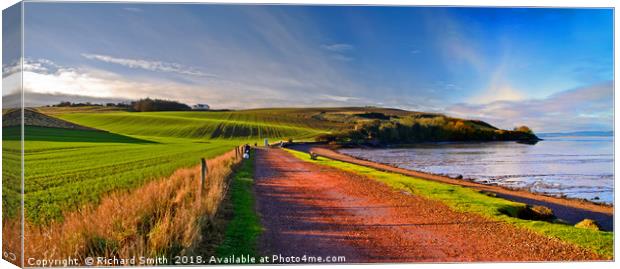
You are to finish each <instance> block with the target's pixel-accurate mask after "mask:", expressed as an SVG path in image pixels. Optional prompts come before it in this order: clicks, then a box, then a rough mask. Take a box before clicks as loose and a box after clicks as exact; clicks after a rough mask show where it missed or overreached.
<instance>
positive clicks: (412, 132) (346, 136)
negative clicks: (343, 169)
mask: <svg viewBox="0 0 620 269" xmlns="http://www.w3.org/2000/svg"><path fill="white" fill-rule="evenodd" d="M316 140H317V141H319V142H328V143H338V144H357V145H360V144H369V145H382V144H407V143H419V142H447V141H537V140H539V138H538V137H537V136H536V135H535V134H534V132H533V131H532V130H531V129H530V128H528V127H527V126H520V127H516V128H515V129H513V130H501V129H498V128H495V127H493V126H491V125H489V124H487V123H485V122H479V121H469V120H462V119H456V118H449V117H446V116H443V115H438V116H435V117H417V116H406V117H403V118H399V119H392V120H378V119H376V120H370V121H364V122H361V123H358V124H355V126H354V127H353V128H350V129H345V130H342V131H339V132H335V133H330V134H323V135H320V136H318V137H317V138H316Z"/></svg>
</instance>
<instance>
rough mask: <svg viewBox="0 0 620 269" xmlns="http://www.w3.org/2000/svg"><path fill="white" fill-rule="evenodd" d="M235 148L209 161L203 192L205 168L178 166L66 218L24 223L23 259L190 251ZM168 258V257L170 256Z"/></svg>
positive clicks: (221, 190) (218, 196)
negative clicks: (175, 169)
mask: <svg viewBox="0 0 620 269" xmlns="http://www.w3.org/2000/svg"><path fill="white" fill-rule="evenodd" d="M240 160H241V159H240V158H238V157H237V156H236V154H235V151H231V152H228V153H225V154H223V155H221V156H219V157H216V158H214V159H211V160H208V161H207V166H208V175H207V179H206V183H205V188H204V189H202V190H201V188H200V186H201V179H200V174H201V168H200V166H195V167H192V168H184V169H180V170H177V171H176V172H175V173H174V174H172V175H171V176H170V177H167V178H163V179H159V180H155V181H151V182H149V183H146V184H145V185H143V186H142V187H139V188H137V189H134V190H133V191H118V192H114V193H111V194H110V195H107V196H105V197H104V198H102V199H101V202H100V203H99V204H97V205H96V206H94V205H91V206H85V207H82V208H81V209H80V210H77V211H73V212H70V213H66V214H65V216H64V221H62V222H53V223H51V224H48V225H33V224H29V223H27V224H26V225H25V234H26V238H25V241H26V246H25V253H24V254H25V257H26V259H28V258H36V259H62V258H66V257H74V258H77V259H78V260H79V261H83V259H84V258H86V257H117V258H130V257H133V256H145V257H154V256H156V255H157V256H162V255H163V256H167V257H171V256H173V255H178V254H183V253H188V252H191V251H192V248H193V247H195V246H196V245H197V243H198V242H200V241H201V240H202V238H201V228H202V227H204V226H205V225H206V224H207V223H209V221H211V219H212V218H213V216H214V214H215V213H216V211H217V209H218V207H219V206H220V203H221V201H222V199H223V198H224V195H225V193H226V191H227V188H228V187H227V186H228V181H229V178H230V176H231V174H232V172H233V169H234V167H235V165H237V164H238V163H239V162H240ZM169 261H170V260H169Z"/></svg>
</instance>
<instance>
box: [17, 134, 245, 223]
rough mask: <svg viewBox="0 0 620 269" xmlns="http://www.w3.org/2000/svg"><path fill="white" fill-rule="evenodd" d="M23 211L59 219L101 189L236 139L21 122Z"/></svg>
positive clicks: (215, 151)
mask: <svg viewBox="0 0 620 269" xmlns="http://www.w3.org/2000/svg"><path fill="white" fill-rule="evenodd" d="M25 137H26V140H25V163H26V164H25V165H26V170H25V177H26V180H25V183H26V186H25V195H26V199H25V209H26V217H27V219H28V220H30V221H31V222H34V223H37V222H46V221H49V220H52V219H59V218H61V216H62V212H63V211H67V210H68V211H71V210H74V209H78V208H79V206H80V205H81V204H82V203H84V202H94V203H97V202H98V201H99V199H100V198H101V195H102V194H103V193H107V192H110V191H113V190H120V189H131V188H135V187H138V186H140V185H142V184H143V183H145V182H148V181H150V180H151V179H155V178H160V177H165V176H169V175H170V174H171V173H172V172H174V171H175V170H176V169H178V168H180V167H188V166H193V165H196V164H198V163H199V160H200V158H201V157H205V158H211V157H214V156H217V155H220V154H222V153H224V152H226V151H228V150H230V149H231V148H233V147H235V146H236V145H239V144H241V141H238V140H217V141H208V142H196V141H191V140H182V139H160V140H159V141H148V140H143V139H138V138H133V137H128V136H124V135H119V134H114V133H106V132H98V131H80V130H68V129H54V128H42V127H33V126H27V127H26V129H25Z"/></svg>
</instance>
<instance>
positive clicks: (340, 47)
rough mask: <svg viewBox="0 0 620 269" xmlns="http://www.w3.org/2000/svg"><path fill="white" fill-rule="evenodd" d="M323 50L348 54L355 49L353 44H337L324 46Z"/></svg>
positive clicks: (322, 46)
mask: <svg viewBox="0 0 620 269" xmlns="http://www.w3.org/2000/svg"><path fill="white" fill-rule="evenodd" d="M321 48H322V49H324V50H328V51H332V52H346V51H351V50H353V49H354V48H355V47H354V46H353V45H351V44H345V43H336V44H323V45H321Z"/></svg>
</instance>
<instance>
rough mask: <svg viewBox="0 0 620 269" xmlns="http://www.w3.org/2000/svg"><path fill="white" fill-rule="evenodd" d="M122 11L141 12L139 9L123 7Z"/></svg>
mask: <svg viewBox="0 0 620 269" xmlns="http://www.w3.org/2000/svg"><path fill="white" fill-rule="evenodd" d="M123 10H125V11H129V12H142V11H143V10H142V9H141V8H137V7H124V8H123Z"/></svg>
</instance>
